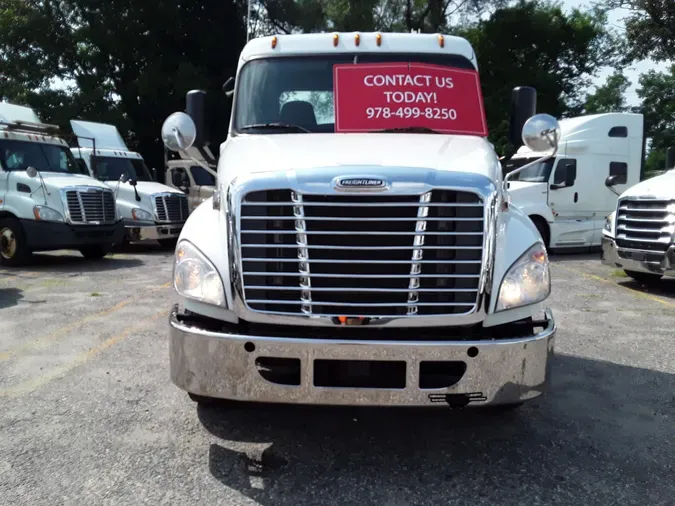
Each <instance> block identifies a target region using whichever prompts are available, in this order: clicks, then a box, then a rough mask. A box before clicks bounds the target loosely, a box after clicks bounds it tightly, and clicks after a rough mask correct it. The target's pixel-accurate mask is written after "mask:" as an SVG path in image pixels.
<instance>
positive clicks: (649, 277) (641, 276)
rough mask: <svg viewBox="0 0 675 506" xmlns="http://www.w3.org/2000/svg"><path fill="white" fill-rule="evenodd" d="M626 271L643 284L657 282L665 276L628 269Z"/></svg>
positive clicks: (629, 275)
mask: <svg viewBox="0 0 675 506" xmlns="http://www.w3.org/2000/svg"><path fill="white" fill-rule="evenodd" d="M624 272H625V273H626V275H627V276H628V277H630V278H633V279H634V280H635V281H637V282H638V283H642V284H643V285H649V284H652V283H656V282H657V281H659V280H660V279H661V278H662V277H663V276H661V275H660V274H651V273H649V272H638V271H626V270H625V271H624Z"/></svg>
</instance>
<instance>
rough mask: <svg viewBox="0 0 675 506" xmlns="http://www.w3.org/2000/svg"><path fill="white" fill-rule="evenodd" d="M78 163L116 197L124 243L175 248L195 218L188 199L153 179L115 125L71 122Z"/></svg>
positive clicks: (74, 153) (142, 161)
mask: <svg viewBox="0 0 675 506" xmlns="http://www.w3.org/2000/svg"><path fill="white" fill-rule="evenodd" d="M70 125H71V128H72V129H73V133H74V134H75V136H76V137H77V144H78V146H77V147H74V148H73V149H72V152H73V155H74V156H75V158H77V160H78V162H79V164H80V165H81V166H82V168H83V169H84V170H86V171H87V173H88V174H89V175H90V176H91V177H95V178H97V179H98V180H100V181H102V182H103V183H105V184H107V185H108V187H109V188H111V189H112V190H113V191H114V192H115V196H116V199H117V208H118V210H119V212H120V214H121V216H122V219H123V220H124V231H125V233H124V241H125V242H136V241H146V240H149V241H152V240H154V241H158V242H159V243H160V244H161V245H162V246H164V247H169V248H173V247H174V246H175V245H176V239H177V237H178V234H180V231H181V229H182V228H183V225H184V223H185V220H187V217H188V215H189V214H190V209H189V206H188V200H187V196H186V195H185V194H184V193H183V192H182V191H180V190H177V189H174V188H171V187H168V186H166V185H164V184H161V183H158V182H156V181H154V180H153V177H152V175H151V174H150V171H149V170H148V168H147V166H146V165H145V162H144V160H143V157H142V156H141V155H140V153H136V152H134V151H130V150H129V148H128V147H127V145H126V143H125V142H124V139H122V136H121V135H120V133H119V131H118V130H117V128H116V127H115V126H114V125H108V124H104V123H94V122H90V121H81V120H71V122H70Z"/></svg>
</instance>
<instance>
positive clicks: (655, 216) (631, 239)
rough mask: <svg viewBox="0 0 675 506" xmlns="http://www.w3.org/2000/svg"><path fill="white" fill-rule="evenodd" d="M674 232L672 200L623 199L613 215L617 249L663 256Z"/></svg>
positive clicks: (674, 215) (673, 205)
mask: <svg viewBox="0 0 675 506" xmlns="http://www.w3.org/2000/svg"><path fill="white" fill-rule="evenodd" d="M674 233H675V200H665V199H664V200H658V199H649V200H642V199H631V198H627V199H623V200H621V201H620V202H619V208H618V212H617V216H616V243H617V246H618V247H619V248H625V249H633V250H644V251H653V252H658V253H665V251H666V250H667V249H668V246H669V245H670V244H671V242H672V238H673V235H674Z"/></svg>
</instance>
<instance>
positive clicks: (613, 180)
mask: <svg viewBox="0 0 675 506" xmlns="http://www.w3.org/2000/svg"><path fill="white" fill-rule="evenodd" d="M618 182H619V176H607V179H605V186H606V187H607V188H611V187H612V186H615V185H617V184H618Z"/></svg>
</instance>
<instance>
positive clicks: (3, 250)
mask: <svg viewBox="0 0 675 506" xmlns="http://www.w3.org/2000/svg"><path fill="white" fill-rule="evenodd" d="M30 255H31V251H30V250H29V249H28V243H27V241H26V236H25V234H24V233H23V227H22V226H21V223H19V220H16V219H14V218H4V219H0V265H5V266H7V267H18V266H20V265H23V264H25V263H26V262H28V260H29V258H30Z"/></svg>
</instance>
